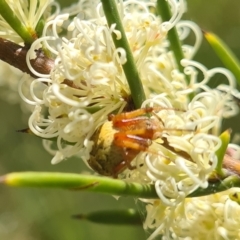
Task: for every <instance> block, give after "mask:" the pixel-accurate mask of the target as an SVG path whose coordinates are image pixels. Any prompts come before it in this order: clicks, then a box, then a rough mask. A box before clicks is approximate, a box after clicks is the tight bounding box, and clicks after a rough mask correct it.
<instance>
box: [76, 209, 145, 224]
mask: <svg viewBox="0 0 240 240" xmlns="http://www.w3.org/2000/svg"><path fill="white" fill-rule="evenodd" d="M73 218H75V219H80V220H88V221H90V222H94V223H100V224H114V225H142V221H141V218H140V216H139V213H138V212H137V211H136V210H135V209H124V210H105V211H97V212H91V213H88V214H77V215H74V216H73Z"/></svg>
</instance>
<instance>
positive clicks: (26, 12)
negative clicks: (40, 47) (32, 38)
mask: <svg viewBox="0 0 240 240" xmlns="http://www.w3.org/2000/svg"><path fill="white" fill-rule="evenodd" d="M6 3H7V4H8V5H9V7H10V8H11V9H12V11H13V12H14V14H15V15H16V17H17V18H18V19H19V20H20V21H21V23H22V25H23V26H24V27H26V28H27V29H28V30H29V32H30V33H32V34H34V30H35V29H36V26H37V24H38V23H39V21H40V20H41V18H42V17H43V15H44V19H46V20H50V19H51V18H53V17H54V16H56V15H57V14H58V13H59V10H60V8H59V5H58V3H56V2H55V1H54V0H42V1H38V0H31V1H24V0H18V1H14V0H6ZM51 9H54V10H55V13H51ZM0 36H1V37H3V38H4V39H8V40H10V41H13V42H15V43H22V42H23V40H22V39H21V38H20V36H19V35H18V34H17V33H16V32H15V31H14V30H13V29H12V28H11V27H10V25H9V24H8V23H7V22H6V21H5V19H4V18H3V17H2V16H1V15H0Z"/></svg>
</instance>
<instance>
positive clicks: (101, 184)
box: [0, 172, 158, 198]
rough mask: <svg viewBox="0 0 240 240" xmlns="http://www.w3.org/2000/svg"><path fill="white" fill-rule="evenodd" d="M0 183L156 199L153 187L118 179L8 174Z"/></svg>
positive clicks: (62, 174) (56, 174)
mask: <svg viewBox="0 0 240 240" xmlns="http://www.w3.org/2000/svg"><path fill="white" fill-rule="evenodd" d="M0 183H3V184H5V185H7V186H13V187H39V188H42V187H45V188H63V189H69V190H76V191H77V190H79V191H80V190H83V191H89V192H100V193H107V194H112V195H118V196H134V197H137V198H158V197H157V194H156V192H155V187H154V185H151V184H139V183H128V182H125V181H123V180H119V179H112V178H107V177H98V176H92V175H81V174H75V173H55V172H22V173H21V172H20V173H9V174H7V175H5V176H2V177H1V178H0Z"/></svg>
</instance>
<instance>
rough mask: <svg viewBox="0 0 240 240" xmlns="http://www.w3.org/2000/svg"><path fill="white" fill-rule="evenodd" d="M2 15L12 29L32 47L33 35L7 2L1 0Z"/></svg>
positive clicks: (0, 11)
mask: <svg viewBox="0 0 240 240" xmlns="http://www.w3.org/2000/svg"><path fill="white" fill-rule="evenodd" d="M0 14H1V15H2V17H3V18H4V19H5V21H6V22H7V23H8V24H9V25H10V26H11V28H12V29H13V30H14V31H15V32H16V33H17V34H18V35H19V36H20V37H21V38H22V39H23V41H24V43H25V44H26V45H31V43H32V42H33V41H34V37H33V35H32V34H31V33H30V32H29V29H27V28H26V27H25V26H24V25H23V24H22V22H21V21H20V20H19V19H18V18H17V16H16V15H15V14H14V12H13V11H12V9H11V8H10V7H9V6H8V4H7V3H6V1H5V0H0Z"/></svg>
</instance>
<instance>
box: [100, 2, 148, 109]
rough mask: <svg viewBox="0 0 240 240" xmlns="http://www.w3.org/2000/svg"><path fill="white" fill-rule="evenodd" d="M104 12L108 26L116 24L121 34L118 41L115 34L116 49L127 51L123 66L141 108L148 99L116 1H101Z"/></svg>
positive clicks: (136, 101) (133, 95) (135, 103)
mask: <svg viewBox="0 0 240 240" xmlns="http://www.w3.org/2000/svg"><path fill="white" fill-rule="evenodd" d="M101 2H102V6H103V10H104V13H105V16H106V19H107V22H108V26H109V27H111V26H112V24H116V28H115V29H116V30H118V31H120V32H121V38H120V39H117V36H116V35H115V34H114V33H113V34H112V38H113V41H114V44H115V47H116V48H123V49H125V51H126V58H127V62H126V63H125V64H124V65H123V66H122V67H123V71H124V73H125V76H126V78H127V81H128V84H129V88H130V91H131V96H132V99H133V102H134V105H135V107H136V108H140V107H141V105H142V103H143V101H144V100H145V99H146V97H145V93H144V90H143V86H142V82H141V79H140V77H139V74H138V71H137V67H136V65H135V62H134V58H133V55H132V52H131V49H130V46H129V44H128V40H127V37H126V34H125V32H124V28H123V25H122V22H121V19H120V16H119V13H118V9H117V4H116V2H115V0H101Z"/></svg>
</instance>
